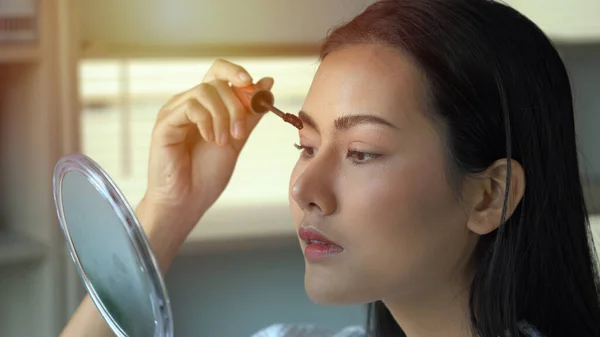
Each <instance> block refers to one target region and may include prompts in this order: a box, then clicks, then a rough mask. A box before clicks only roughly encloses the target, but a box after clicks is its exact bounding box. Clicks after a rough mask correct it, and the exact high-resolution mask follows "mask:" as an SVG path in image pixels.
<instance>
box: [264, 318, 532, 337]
mask: <svg viewBox="0 0 600 337" xmlns="http://www.w3.org/2000/svg"><path fill="white" fill-rule="evenodd" d="M519 330H520V331H521V333H523V334H524V335H525V336H527V337H542V335H541V334H540V333H539V332H538V331H537V330H536V329H535V328H534V327H532V326H531V325H530V324H527V323H525V322H521V323H519ZM366 336H367V334H366V333H365V330H364V329H363V328H362V327H359V326H356V327H347V328H345V329H343V330H340V331H331V330H327V329H325V328H322V327H318V326H316V325H310V324H274V325H271V326H269V327H267V328H266V329H263V330H261V331H259V332H257V333H256V334H254V335H253V336H252V337H366ZM507 336H508V334H507Z"/></svg>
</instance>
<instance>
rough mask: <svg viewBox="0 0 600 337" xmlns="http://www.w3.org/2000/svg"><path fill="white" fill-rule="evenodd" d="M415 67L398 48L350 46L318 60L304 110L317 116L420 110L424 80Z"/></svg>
mask: <svg viewBox="0 0 600 337" xmlns="http://www.w3.org/2000/svg"><path fill="white" fill-rule="evenodd" d="M424 83H425V82H424V80H423V76H422V73H421V71H420V69H419V68H418V67H417V66H416V65H415V64H414V62H413V61H412V60H411V59H410V58H408V57H406V56H405V55H404V54H403V53H402V52H401V51H400V50H397V49H394V48H392V47H386V46H380V45H367V44H365V45H353V46H348V47H344V48H342V49H339V50H336V51H334V52H332V53H330V54H329V55H327V57H325V59H324V60H323V61H322V62H321V64H320V66H319V69H318V70H317V73H316V75H315V78H314V80H313V83H312V85H311V88H310V90H309V93H308V95H307V98H306V101H305V104H304V107H303V110H305V111H306V112H307V113H308V114H309V115H311V116H313V117H314V118H316V119H318V118H319V115H322V114H324V113H326V114H328V115H329V114H336V115H344V114H346V115H348V114H350V115H351V114H364V113H369V114H375V115H381V117H385V118H388V119H390V120H393V119H395V120H396V121H398V119H399V118H406V117H408V116H406V113H408V112H411V111H412V112H420V111H422V110H423V102H424V97H425V85H424Z"/></svg>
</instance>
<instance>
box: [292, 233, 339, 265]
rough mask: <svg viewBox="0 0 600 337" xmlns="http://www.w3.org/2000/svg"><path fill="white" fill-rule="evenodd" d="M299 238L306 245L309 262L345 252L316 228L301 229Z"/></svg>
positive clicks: (306, 255) (305, 250)
mask: <svg viewBox="0 0 600 337" xmlns="http://www.w3.org/2000/svg"><path fill="white" fill-rule="evenodd" d="M298 236H299V237H300V239H301V240H302V241H304V242H305V243H306V247H305V249H304V256H305V257H306V258H307V259H309V260H320V259H323V258H325V257H328V256H331V255H334V254H337V253H341V252H342V251H344V249H343V248H342V247H341V246H340V245H338V244H337V243H335V242H333V241H331V240H329V239H328V238H327V237H326V236H325V235H323V234H321V233H320V232H319V231H317V230H316V229H314V228H307V227H300V229H299V230H298Z"/></svg>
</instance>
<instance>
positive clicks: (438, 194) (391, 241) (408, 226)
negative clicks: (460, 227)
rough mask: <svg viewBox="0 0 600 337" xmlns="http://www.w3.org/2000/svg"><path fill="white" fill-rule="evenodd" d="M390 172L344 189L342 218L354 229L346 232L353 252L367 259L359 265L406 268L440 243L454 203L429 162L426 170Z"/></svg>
mask: <svg viewBox="0 0 600 337" xmlns="http://www.w3.org/2000/svg"><path fill="white" fill-rule="evenodd" d="M390 167H394V169H388V170H381V171H378V172H371V173H370V174H368V176H367V175H365V177H364V179H359V180H357V182H360V183H356V182H355V183H353V184H346V186H348V190H346V191H344V193H343V194H342V195H343V196H344V202H343V205H344V206H345V211H346V212H345V214H344V218H345V219H346V220H347V222H346V223H347V224H348V225H349V226H352V227H354V228H353V230H352V231H347V232H346V233H347V234H348V235H351V236H352V237H351V238H348V239H349V240H351V242H352V243H355V244H356V245H357V247H356V248H357V250H356V251H357V252H366V254H364V255H363V254H362V253H361V255H362V257H363V258H364V259H365V260H367V261H363V263H362V264H365V263H367V264H371V265H373V266H375V265H378V266H377V267H382V266H383V267H386V266H388V267H389V266H390V265H398V264H403V265H405V266H406V267H407V268H412V267H410V266H418V265H419V264H422V263H423V262H424V261H423V260H421V258H420V257H423V258H424V257H425V256H426V255H428V254H429V252H432V251H434V250H436V249H437V247H439V246H440V241H441V240H446V239H445V238H444V237H443V234H442V233H443V232H444V230H443V229H442V230H441V229H440V228H442V227H444V226H445V227H448V226H447V225H448V222H449V221H452V220H451V219H450V218H451V217H452V214H453V213H455V202H454V201H453V200H452V194H451V190H450V189H449V187H448V186H447V184H446V183H445V176H444V171H443V169H438V167H439V166H437V165H436V164H434V163H433V162H432V161H431V160H430V161H429V163H428V165H420V164H419V163H417V162H415V161H411V162H410V163H409V162H408V161H407V162H405V163H401V162H398V163H394V165H390ZM350 186H351V187H350ZM446 229H448V228H446ZM350 233H352V234H350ZM417 256H420V257H417ZM371 260H372V261H371ZM425 264H426V263H425Z"/></svg>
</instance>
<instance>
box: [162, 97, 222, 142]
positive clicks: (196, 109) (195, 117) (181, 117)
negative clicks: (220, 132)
mask: <svg viewBox="0 0 600 337" xmlns="http://www.w3.org/2000/svg"><path fill="white" fill-rule="evenodd" d="M161 115H162V118H160V117H159V121H158V122H157V123H156V125H155V127H154V130H153V136H154V138H155V139H157V140H159V141H160V142H161V143H162V145H165V146H168V145H172V144H177V143H181V142H183V141H184V140H185V139H186V137H187V136H188V134H189V133H190V132H194V131H195V129H197V130H199V131H200V134H201V135H202V138H204V139H206V140H207V141H213V139H214V131H213V126H212V116H211V113H210V112H209V111H208V110H207V109H206V108H204V107H203V106H202V105H201V104H200V103H199V102H198V101H197V100H195V99H189V100H186V101H184V102H183V103H181V104H180V105H178V106H176V107H174V108H173V109H172V110H170V111H166V110H163V111H161Z"/></svg>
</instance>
